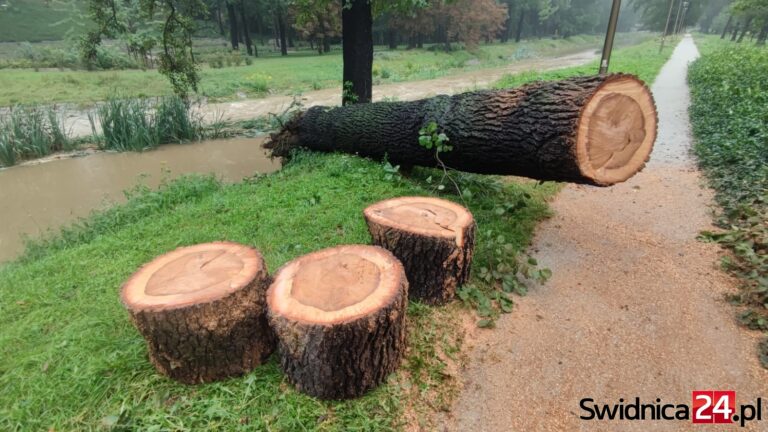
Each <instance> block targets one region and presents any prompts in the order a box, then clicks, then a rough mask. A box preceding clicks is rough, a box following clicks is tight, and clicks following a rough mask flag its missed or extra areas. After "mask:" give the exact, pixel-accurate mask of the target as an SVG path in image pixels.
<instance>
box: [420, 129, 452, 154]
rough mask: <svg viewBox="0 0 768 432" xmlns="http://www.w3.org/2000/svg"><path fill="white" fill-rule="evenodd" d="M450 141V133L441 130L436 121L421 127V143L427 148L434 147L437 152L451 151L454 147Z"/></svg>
mask: <svg viewBox="0 0 768 432" xmlns="http://www.w3.org/2000/svg"><path fill="white" fill-rule="evenodd" d="M448 141H450V138H448V135H446V134H445V133H444V132H440V131H439V130H438V126H437V123H436V122H434V121H431V122H429V123H427V125H426V126H424V127H423V128H421V129H419V145H420V146H422V147H424V148H425V149H427V150H432V149H433V148H434V149H435V152H436V153H437V154H440V153H445V152H449V151H451V150H453V147H452V146H450V145H448Z"/></svg>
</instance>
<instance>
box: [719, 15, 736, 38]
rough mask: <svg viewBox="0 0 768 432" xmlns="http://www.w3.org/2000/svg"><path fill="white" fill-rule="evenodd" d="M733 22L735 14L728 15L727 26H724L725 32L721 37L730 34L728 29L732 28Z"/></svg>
mask: <svg viewBox="0 0 768 432" xmlns="http://www.w3.org/2000/svg"><path fill="white" fill-rule="evenodd" d="M732 22H733V15H728V21H726V23H725V27H723V33H722V34H721V35H720V39H725V35H726V34H728V30H730V29H731V23H732Z"/></svg>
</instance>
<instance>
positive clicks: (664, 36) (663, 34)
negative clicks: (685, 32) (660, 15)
mask: <svg viewBox="0 0 768 432" xmlns="http://www.w3.org/2000/svg"><path fill="white" fill-rule="evenodd" d="M674 8H675V0H672V1H670V2H669V12H667V23H666V24H664V33H662V34H661V45H660V46H659V54H661V52H662V51H663V50H664V38H666V37H667V31H668V30H669V19H670V18H672V9H674Z"/></svg>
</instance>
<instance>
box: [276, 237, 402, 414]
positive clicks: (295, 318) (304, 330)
mask: <svg viewBox="0 0 768 432" xmlns="http://www.w3.org/2000/svg"><path fill="white" fill-rule="evenodd" d="M267 305H268V309H269V320H270V323H271V324H272V327H273V328H274V329H275V333H276V334H277V338H278V342H279V347H280V364H281V365H282V368H283V370H284V371H285V373H286V374H287V375H288V378H289V379H290V380H291V382H293V383H294V385H296V387H297V388H298V389H299V391H302V392H304V393H306V394H309V395H311V396H315V397H318V398H322V399H348V398H353V397H357V396H361V395H362V394H363V393H365V392H366V391H368V390H370V389H372V388H374V387H376V386H377V385H378V384H380V383H381V382H382V381H384V379H385V378H386V377H387V375H389V374H390V373H391V372H393V371H394V370H395V369H397V367H398V365H399V364H400V360H401V358H402V356H403V353H404V352H405V346H406V339H405V337H406V322H405V321H406V318H405V313H406V307H407V305H408V281H407V279H406V277H405V273H404V271H403V266H402V265H401V264H400V262H399V261H398V260H397V259H396V258H395V257H394V256H392V254H391V253H389V252H387V251H386V250H384V249H381V248H378V247H374V246H361V245H356V246H339V247H335V248H330V249H324V250H321V251H318V252H314V253H311V254H309V255H305V256H303V257H300V258H298V259H296V260H293V261H291V262H289V263H288V264H286V265H285V266H283V268H281V269H280V270H279V271H278V273H277V275H276V276H275V280H274V282H273V283H272V286H271V287H270V288H269V291H268V292H267Z"/></svg>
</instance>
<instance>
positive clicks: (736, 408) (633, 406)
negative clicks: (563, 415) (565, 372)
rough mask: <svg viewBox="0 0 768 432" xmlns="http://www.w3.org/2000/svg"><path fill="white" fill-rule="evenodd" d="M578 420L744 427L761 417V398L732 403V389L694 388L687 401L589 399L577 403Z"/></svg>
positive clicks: (734, 397) (636, 398) (733, 394)
mask: <svg viewBox="0 0 768 432" xmlns="http://www.w3.org/2000/svg"><path fill="white" fill-rule="evenodd" d="M579 406H580V408H581V415H580V416H579V418H580V419H582V420H587V421H590V420H596V421H600V420H602V421H611V420H639V421H686V422H692V423H695V424H713V423H715V424H738V425H739V426H741V427H744V426H745V425H746V424H747V423H749V422H752V421H761V420H762V419H763V413H762V411H763V401H762V399H761V398H757V400H756V401H755V402H754V403H745V404H741V405H737V404H736V392H735V391H732V390H726V391H722V390H694V391H693V392H691V402H690V404H685V403H677V404H675V403H667V402H664V401H662V400H661V398H657V399H656V400H654V401H652V402H647V401H641V400H640V398H639V397H635V398H634V399H632V400H624V399H619V403H616V404H599V403H596V402H595V400H594V399H593V398H584V399H582V400H581V402H579Z"/></svg>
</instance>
